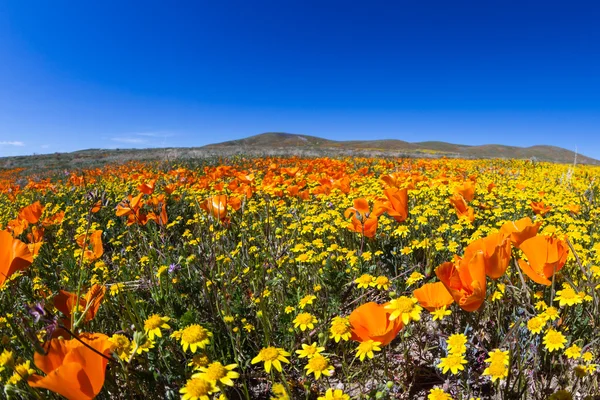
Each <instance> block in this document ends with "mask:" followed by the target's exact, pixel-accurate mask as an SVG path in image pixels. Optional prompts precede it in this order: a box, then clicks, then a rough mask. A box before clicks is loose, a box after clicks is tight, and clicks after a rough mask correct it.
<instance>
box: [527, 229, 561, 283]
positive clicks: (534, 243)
mask: <svg viewBox="0 0 600 400" xmlns="http://www.w3.org/2000/svg"><path fill="white" fill-rule="evenodd" d="M520 248H521V250H523V253H524V254H525V255H526V256H527V261H528V262H525V261H524V260H522V259H519V266H520V267H521V269H522V270H523V272H525V274H527V276H528V277H530V278H531V279H532V280H533V281H534V282H537V283H540V284H542V285H546V286H549V285H551V284H552V282H551V281H550V278H552V275H553V274H554V273H555V272H557V271H560V270H561V269H562V267H563V266H564V265H565V262H567V257H568V255H569V248H568V246H567V244H566V243H565V242H564V241H562V240H559V239H557V238H554V237H549V236H534V237H532V238H530V239H527V240H525V241H524V242H523V243H521V246H520Z"/></svg>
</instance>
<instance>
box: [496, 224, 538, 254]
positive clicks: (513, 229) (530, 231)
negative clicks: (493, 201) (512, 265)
mask: <svg viewBox="0 0 600 400" xmlns="http://www.w3.org/2000/svg"><path fill="white" fill-rule="evenodd" d="M541 224H542V223H541V222H540V221H538V222H536V223H535V224H534V223H533V221H532V220H531V218H529V217H525V218H521V219H519V220H517V221H510V222H506V223H505V224H504V225H502V227H501V228H500V232H501V233H508V234H510V240H511V241H512V242H513V243H514V244H515V246H517V247H518V246H519V245H520V244H521V243H523V242H524V241H525V240H527V239H529V238H532V237H534V236H535V235H537V232H538V229H540V225H541Z"/></svg>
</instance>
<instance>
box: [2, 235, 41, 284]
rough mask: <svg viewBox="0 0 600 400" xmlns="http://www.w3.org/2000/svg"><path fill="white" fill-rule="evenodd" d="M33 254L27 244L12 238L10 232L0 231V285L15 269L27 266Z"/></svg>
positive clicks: (31, 260)
mask: <svg viewBox="0 0 600 400" xmlns="http://www.w3.org/2000/svg"><path fill="white" fill-rule="evenodd" d="M32 262H33V255H32V254H31V252H30V251H29V248H28V247H27V245H26V244H25V243H23V242H21V241H20V240H19V239H14V238H13V237H12V236H11V234H10V233H8V232H6V231H0V286H2V285H4V282H6V280H7V279H8V278H9V277H10V276H11V275H12V274H14V273H15V272H16V271H19V270H22V269H25V268H27V267H28V266H29V265H31V263H32Z"/></svg>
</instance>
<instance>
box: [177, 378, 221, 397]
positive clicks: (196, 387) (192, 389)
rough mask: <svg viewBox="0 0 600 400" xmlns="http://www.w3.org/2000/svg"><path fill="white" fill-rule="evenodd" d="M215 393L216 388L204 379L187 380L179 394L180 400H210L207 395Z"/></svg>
mask: <svg viewBox="0 0 600 400" xmlns="http://www.w3.org/2000/svg"><path fill="white" fill-rule="evenodd" d="M216 391H217V388H216V387H215V385H214V384H213V383H212V382H209V381H207V380H206V379H204V378H192V379H189V380H188V381H187V382H186V383H185V386H184V387H183V388H181V390H180V391H179V393H181V394H183V396H181V399H182V400H210V397H209V396H208V395H209V394H212V393H214V392H216Z"/></svg>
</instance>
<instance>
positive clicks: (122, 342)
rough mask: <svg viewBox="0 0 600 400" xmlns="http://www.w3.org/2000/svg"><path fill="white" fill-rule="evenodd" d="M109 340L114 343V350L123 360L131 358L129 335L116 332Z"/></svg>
mask: <svg viewBox="0 0 600 400" xmlns="http://www.w3.org/2000/svg"><path fill="white" fill-rule="evenodd" d="M108 340H109V341H110V342H111V343H112V344H113V346H114V347H113V351H114V352H115V353H116V354H117V356H118V357H119V358H120V359H121V360H123V361H125V360H128V359H129V356H130V354H131V341H130V340H129V338H127V336H125V335H121V334H119V333H115V334H114V335H112V336H111V337H110V339H108Z"/></svg>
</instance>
